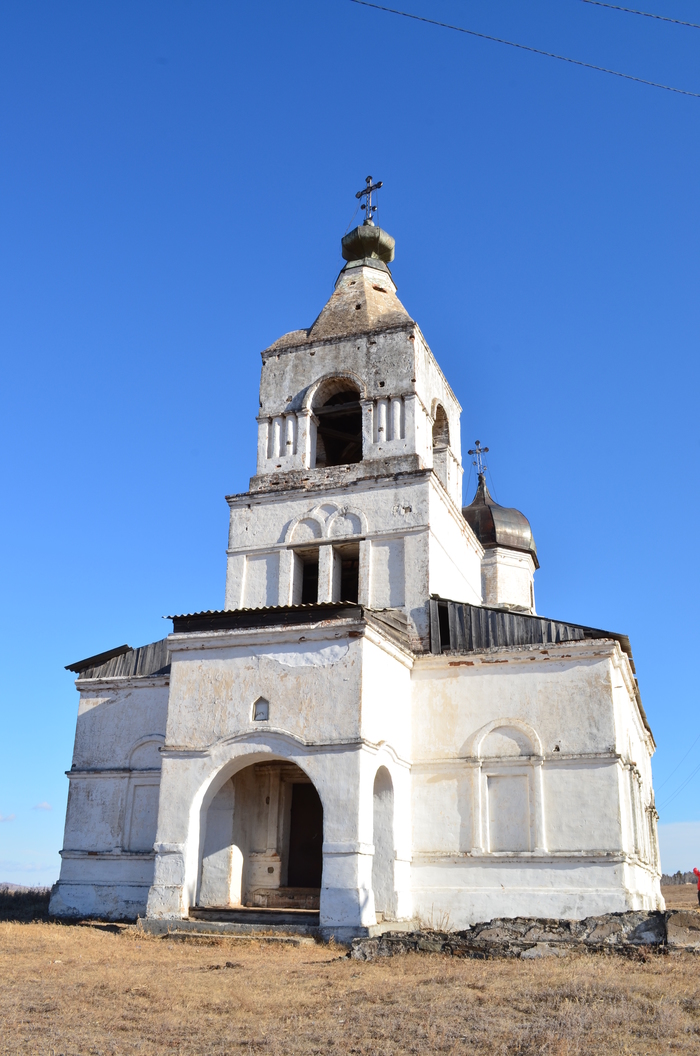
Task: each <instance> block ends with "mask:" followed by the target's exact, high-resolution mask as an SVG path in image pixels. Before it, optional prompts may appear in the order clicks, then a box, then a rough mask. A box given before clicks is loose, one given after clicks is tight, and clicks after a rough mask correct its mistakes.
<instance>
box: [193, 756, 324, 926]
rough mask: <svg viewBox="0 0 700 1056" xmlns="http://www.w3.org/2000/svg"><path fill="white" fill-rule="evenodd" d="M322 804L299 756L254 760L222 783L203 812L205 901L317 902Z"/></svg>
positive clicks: (304, 905)
mask: <svg viewBox="0 0 700 1056" xmlns="http://www.w3.org/2000/svg"><path fill="white" fill-rule="evenodd" d="M322 873H323V806H322V804H321V799H320V797H319V795H318V792H317V791H316V789H315V787H314V785H313V784H312V782H311V780H310V779H309V778H308V777H307V775H306V774H305V773H304V771H303V770H302V769H301V768H300V767H298V766H296V765H295V764H294V763H288V762H285V761H283V760H279V761H275V762H269V763H256V764H254V765H253V766H247V767H245V769H243V770H240V771H239V772H238V773H237V774H235V775H234V776H233V777H232V778H229V780H228V781H226V782H225V783H224V785H223V786H222V787H221V788H220V789H219V791H218V792H217V794H216V795H215V796H214V799H213V800H212V801H211V803H210V805H209V808H208V809H207V811H206V813H205V815H204V817H203V818H202V858H201V867H200V877H199V895H198V899H197V904H198V906H200V907H210V908H212V907H216V908H227V907H228V908H231V907H236V906H240V907H243V906H248V907H264V908H268V909H318V907H319V899H320V888H321V878H322Z"/></svg>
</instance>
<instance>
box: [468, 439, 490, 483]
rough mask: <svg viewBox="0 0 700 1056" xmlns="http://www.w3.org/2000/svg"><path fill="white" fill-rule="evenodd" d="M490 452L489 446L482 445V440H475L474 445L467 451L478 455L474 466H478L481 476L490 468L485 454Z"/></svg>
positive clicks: (469, 453) (477, 469)
mask: <svg viewBox="0 0 700 1056" xmlns="http://www.w3.org/2000/svg"><path fill="white" fill-rule="evenodd" d="M487 452H488V447H482V446H481V440H475V441H474V447H473V448H472V449H471V451H467V454H468V455H476V458H475V459H474V461H473V462H472V465H473V466H476V472H477V473H478V474H479V476H480V477H483V475H484V470H485V469H488V466H487V465H486V463H485V462H484V455H485V454H486V453H487Z"/></svg>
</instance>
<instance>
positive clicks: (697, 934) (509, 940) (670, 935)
mask: <svg viewBox="0 0 700 1056" xmlns="http://www.w3.org/2000/svg"><path fill="white" fill-rule="evenodd" d="M671 950H678V951H680V950H689V951H691V952H695V953H700V913H695V912H687V911H683V910H678V911H670V912H666V913H656V912H645V911H636V912H630V913H608V914H605V915H604V916H600V917H586V918H585V919H584V920H550V919H546V918H544V919H536V918H527V917H513V918H501V919H496V920H489V921H487V922H485V923H483V924H475V925H474V927H472V928H468V929H467V930H466V931H455V932H440V931H412V932H391V931H388V932H386V933H385V934H384V935H380V936H379V937H377V938H366V939H364V938H363V939H354V940H353V942H352V946H351V948H350V951H349V953H348V956H349V957H351V958H352V959H353V960H356V961H372V960H374V959H375V958H376V957H395V956H397V955H399V954H403V953H419V952H424V953H443V954H449V955H450V956H452V957H474V958H480V959H487V958H492V957H512V958H515V957H520V958H523V959H534V958H540V957H565V956H567V954H569V953H571V952H572V951H578V952H582V951H586V952H590V953H622V954H626V955H628V956H633V957H643V956H644V954H645V952H659V953H664V952H669V951H671Z"/></svg>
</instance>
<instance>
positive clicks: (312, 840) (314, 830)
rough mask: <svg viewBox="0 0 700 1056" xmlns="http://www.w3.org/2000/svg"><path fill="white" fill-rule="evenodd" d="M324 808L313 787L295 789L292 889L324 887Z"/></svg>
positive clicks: (297, 785) (304, 786)
mask: <svg viewBox="0 0 700 1056" xmlns="http://www.w3.org/2000/svg"><path fill="white" fill-rule="evenodd" d="M322 871H323V807H322V805H321V800H320V798H319V795H318V792H317V791H316V789H315V788H314V786H313V785H310V784H309V785H307V784H295V785H293V786H292V815H291V821H290V827H289V866H288V876H287V885H288V887H314V888H320V887H321V873H322Z"/></svg>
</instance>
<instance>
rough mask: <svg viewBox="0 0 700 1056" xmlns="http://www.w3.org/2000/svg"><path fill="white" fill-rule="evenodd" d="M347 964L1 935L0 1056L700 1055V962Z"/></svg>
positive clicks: (119, 934)
mask: <svg viewBox="0 0 700 1056" xmlns="http://www.w3.org/2000/svg"><path fill="white" fill-rule="evenodd" d="M682 894H683V892H682V889H681V891H680V892H678V893H677V896H676V897H681V895H682ZM343 954H344V950H343V949H341V948H339V947H333V946H321V945H313V944H311V945H302V946H298V947H280V946H274V945H271V944H265V943H262V942H259V941H254V942H250V941H236V940H235V939H216V940H214V941H213V942H212V943H207V944H203V945H193V944H191V943H182V942H177V941H172V940H168V939H165V940H163V939H154V938H151V937H148V936H143V935H139V933H137V932H136V931H135V930H133V929H130V928H127V929H118V928H114V929H112V930H109V929H107V930H104V928H100V927H91V926H68V925H60V924H52V923H47V922H37V923H13V922H4V923H0V973H1V978H2V981H3V985H2V989H1V990H0V1031H1V1032H2V1033H1V1034H0V1039H1V1040H0V1052H2V1053H3V1054H10V1053H11V1054H20V1053H21V1054H31V1056H77V1054H79V1056H83V1054H96V1056H102V1054H104V1056H107V1054H119V1056H121V1054H124V1056H126V1054H132V1053H133V1054H140V1056H141V1054H143V1056H147V1054H148V1056H150V1054H157V1056H161V1054H163V1056H164V1054H166V1053H181V1054H183V1056H205V1054H206V1056H210V1054H211V1056H214V1054H216V1056H219V1054H224V1053H226V1054H231V1053H259V1054H261V1056H264V1054H270V1056H273V1054H275V1056H276V1054H280V1056H282V1054H287V1053H294V1054H297V1053H298V1054H305V1056H306V1054H311V1053H324V1054H325V1053H338V1054H340V1053H343V1054H344V1053H361V1054H370V1053H371V1054H385V1053H386V1054H399V1053H448V1054H449V1053H469V1054H471V1053H474V1054H476V1053H479V1054H480V1056H481V1054H484V1056H491V1054H493V1056H496V1054H498V1056H516V1054H518V1056H535V1054H543V1056H544V1054H546V1056H574V1054H586V1056H588V1054H594V1053H595V1054H596V1056H608V1054H610V1056H613V1054H615V1056H618V1054H634V1056H642V1054H644V1056H646V1054H648V1056H652V1054H653V1056H663V1054H666V1053H669V1054H671V1053H674V1054H688V1056H690V1054H693V1056H697V1054H698V1053H699V1052H700V971H699V969H700V958H698V957H694V956H692V955H689V954H675V955H673V954H672V955H667V956H662V955H649V956H648V958H647V960H646V962H643V961H634V962H633V961H629V960H626V959H625V958H623V957H620V956H616V955H612V956H594V955H587V954H581V955H578V954H576V955H571V956H569V957H567V958H563V959H558V958H548V959H546V960H543V961H528V962H524V961H512V962H511V961H471V960H454V959H450V958H447V957H444V956H441V955H430V954H423V955H411V956H406V957H396V958H392V959H391V960H384V961H374V962H370V963H364V962H357V961H349V960H347V959H345V958H344V956H343Z"/></svg>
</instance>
